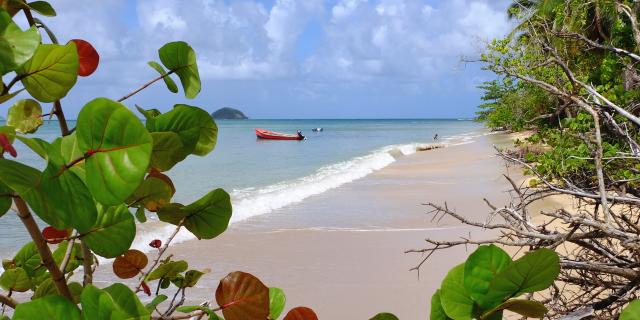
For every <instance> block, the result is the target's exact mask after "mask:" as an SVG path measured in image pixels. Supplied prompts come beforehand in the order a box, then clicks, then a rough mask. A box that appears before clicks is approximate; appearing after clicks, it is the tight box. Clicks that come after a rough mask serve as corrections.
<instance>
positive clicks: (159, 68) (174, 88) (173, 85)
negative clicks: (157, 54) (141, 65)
mask: <svg viewBox="0 0 640 320" xmlns="http://www.w3.org/2000/svg"><path fill="white" fill-rule="evenodd" d="M147 64H149V66H150V67H151V68H153V69H154V70H156V71H158V73H159V74H160V75H162V76H165V75H166V74H167V72H166V71H164V68H163V67H162V66H161V65H160V64H159V63H157V62H155V61H149V62H147ZM162 80H164V84H166V85H167V89H169V91H171V92H173V93H176V92H178V86H177V85H176V83H175V82H173V79H171V77H170V76H165V77H164V78H162Z"/></svg>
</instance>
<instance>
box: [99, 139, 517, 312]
mask: <svg viewBox="0 0 640 320" xmlns="http://www.w3.org/2000/svg"><path fill="white" fill-rule="evenodd" d="M505 141H508V137H507V136H505V135H488V136H483V137H479V138H476V141H475V142H473V143H468V144H462V145H456V146H450V147H447V148H442V149H436V150H431V151H425V152H418V153H415V154H413V155H410V156H403V157H400V158H399V159H398V161H396V162H395V163H393V164H392V165H390V166H388V167H386V168H384V169H382V170H380V171H377V172H375V173H373V174H371V175H369V176H367V177H365V178H363V179H360V180H357V181H354V182H352V183H349V184H346V185H343V186H341V187H339V188H336V189H333V190H330V191H327V192H325V193H323V194H320V195H317V196H313V197H311V198H308V199H306V200H305V201H302V202H299V203H297V204H293V205H290V206H287V207H285V208H282V209H280V210H278V211H276V212H273V213H271V214H267V215H263V216H258V217H254V218H251V219H249V220H246V221H243V222H239V223H236V224H233V225H232V226H231V227H230V229H229V230H228V231H227V232H226V233H224V234H223V235H222V236H220V237H219V238H216V239H213V240H209V241H187V242H183V243H179V244H176V245H173V246H172V247H171V248H170V253H171V254H173V259H184V260H187V261H189V262H190V263H191V265H190V267H191V268H211V269H212V272H211V273H209V274H207V275H206V276H205V277H204V278H203V280H202V281H201V282H200V283H199V286H198V287H197V288H194V289H193V290H191V292H190V293H189V292H188V297H189V301H188V302H187V303H193V304H197V303H200V302H202V301H204V300H212V299H213V296H214V291H215V287H216V286H217V282H218V280H219V279H220V278H222V277H224V276H225V275H226V274H227V273H229V272H232V271H235V270H242V271H246V272H250V273H253V274H255V275H256V276H258V277H259V278H260V279H261V280H262V281H263V282H264V283H265V284H266V285H267V286H275V287H279V288H282V289H283V290H284V291H285V293H286V294H287V309H289V308H292V307H295V306H299V305H304V306H309V307H312V308H313V309H314V310H315V311H316V312H317V313H318V316H319V317H320V319H369V318H370V317H371V316H373V315H375V314H376V313H378V312H383V311H384V312H392V313H395V314H396V315H397V316H398V317H400V319H425V318H426V317H427V315H428V312H429V301H430V298H431V295H432V294H433V292H434V291H435V289H436V288H438V287H439V285H440V281H441V279H442V278H443V277H444V275H445V274H446V272H447V271H448V270H449V269H450V268H451V267H453V266H455V265H456V264H458V263H460V262H462V261H464V260H465V258H466V256H467V254H468V252H466V251H465V250H464V249H463V248H456V249H452V250H448V251H446V252H440V253H436V254H435V255H434V256H433V257H432V258H431V259H430V260H429V261H428V262H427V263H425V264H424V265H423V266H422V268H421V270H420V274H418V273H417V272H416V271H412V272H410V271H409V269H410V268H412V267H414V266H416V265H417V264H418V263H419V262H420V260H421V256H420V255H417V254H405V253H404V252H405V251H406V250H408V249H416V248H422V247H424V246H425V245H426V244H425V242H424V238H426V237H432V238H436V239H456V238H459V237H469V236H472V237H474V238H481V237H486V236H490V234H488V233H486V234H485V233H483V232H482V231H479V230H473V229H471V228H468V227H465V226H461V225H460V224H459V223H455V222H452V221H446V220H442V221H439V223H436V222H432V221H431V215H427V212H428V211H429V210H428V208H427V207H426V206H424V205H423V203H426V202H434V203H442V204H443V203H444V202H447V204H448V206H449V207H450V208H455V209H456V210H457V211H458V212H459V213H461V214H464V215H465V216H466V217H468V218H469V219H475V220H478V221H482V220H483V219H484V217H485V216H486V214H487V212H489V208H488V207H487V206H486V205H485V204H484V202H483V200H482V199H483V198H487V199H489V200H490V201H492V202H493V203H495V204H501V203H505V201H506V200H507V199H508V195H507V194H506V191H507V190H508V189H509V185H508V182H507V181H506V180H505V179H504V178H502V176H501V175H502V174H503V173H505V170H506V168H505V166H504V164H503V162H502V161H501V160H500V159H498V158H497V157H496V156H495V151H494V149H493V145H494V144H503V143H505ZM468 250H469V251H471V250H473V248H468ZM150 256H153V254H150ZM105 269H106V268H104V269H103V270H105ZM109 269H110V268H109ZM108 271H109V272H99V274H98V275H97V281H98V282H100V281H110V280H111V279H112V278H111V277H112V276H111V275H110V270H108Z"/></svg>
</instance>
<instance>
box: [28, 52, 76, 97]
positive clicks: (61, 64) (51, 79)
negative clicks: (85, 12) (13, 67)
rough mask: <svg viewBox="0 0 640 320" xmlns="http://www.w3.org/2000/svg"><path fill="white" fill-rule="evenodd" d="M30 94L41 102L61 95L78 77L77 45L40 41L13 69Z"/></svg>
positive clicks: (64, 93) (62, 95)
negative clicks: (21, 62)
mask: <svg viewBox="0 0 640 320" xmlns="http://www.w3.org/2000/svg"><path fill="white" fill-rule="evenodd" d="M16 72H17V73H18V76H20V77H21V78H22V84H23V85H24V87H25V88H26V89H27V91H28V92H29V94H30V95H31V96H32V97H34V98H36V99H37V100H38V101H41V102H54V101H56V100H60V99H62V98H64V97H65V96H66V95H67V93H68V92H69V90H71V88H72V87H73V85H74V84H75V83H76V80H77V79H78V52H77V51H76V45H75V43H73V42H69V43H68V44H67V45H65V46H61V45H57V44H43V45H40V46H39V47H38V49H36V52H35V53H34V54H33V57H31V59H30V60H29V61H27V62H26V63H25V64H24V65H23V66H22V67H20V68H18V70H17V71H16Z"/></svg>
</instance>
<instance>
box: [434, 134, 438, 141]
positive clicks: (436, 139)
mask: <svg viewBox="0 0 640 320" xmlns="http://www.w3.org/2000/svg"><path fill="white" fill-rule="evenodd" d="M433 141H438V134H437V133H436V135H435V136H433Z"/></svg>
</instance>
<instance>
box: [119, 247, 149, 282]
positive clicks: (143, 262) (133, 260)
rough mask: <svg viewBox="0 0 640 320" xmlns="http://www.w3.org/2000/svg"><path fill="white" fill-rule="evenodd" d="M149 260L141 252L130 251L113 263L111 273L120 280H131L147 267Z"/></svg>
mask: <svg viewBox="0 0 640 320" xmlns="http://www.w3.org/2000/svg"><path fill="white" fill-rule="evenodd" d="M147 263H149V259H148V258H147V256H146V255H145V254H144V253H142V251H139V250H135V249H130V250H127V252H125V253H124V254H123V255H121V256H119V257H116V259H115V260H114V261H113V265H112V266H113V273H115V274H116V276H118V277H120V278H122V279H129V278H133V277H135V276H136V275H138V273H140V272H141V271H142V268H144V267H146V266H147Z"/></svg>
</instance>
